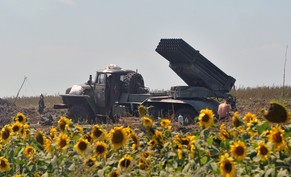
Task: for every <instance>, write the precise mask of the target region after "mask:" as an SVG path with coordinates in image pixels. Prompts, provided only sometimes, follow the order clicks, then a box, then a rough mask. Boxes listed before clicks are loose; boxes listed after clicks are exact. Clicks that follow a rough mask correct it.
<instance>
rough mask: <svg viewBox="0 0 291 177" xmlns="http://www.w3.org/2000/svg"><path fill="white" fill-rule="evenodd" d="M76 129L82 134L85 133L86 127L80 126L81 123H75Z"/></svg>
mask: <svg viewBox="0 0 291 177" xmlns="http://www.w3.org/2000/svg"><path fill="white" fill-rule="evenodd" d="M75 131H76V132H77V133H81V134H82V135H83V134H84V129H83V127H81V126H79V125H75Z"/></svg>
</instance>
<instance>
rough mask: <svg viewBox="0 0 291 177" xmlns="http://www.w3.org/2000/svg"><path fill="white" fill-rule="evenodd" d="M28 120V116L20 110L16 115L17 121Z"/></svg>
mask: <svg viewBox="0 0 291 177" xmlns="http://www.w3.org/2000/svg"><path fill="white" fill-rule="evenodd" d="M26 120H27V118H26V116H25V115H24V114H22V113H21V112H18V113H17V114H16V116H15V117H14V121H15V122H20V123H23V124H24V123H25V122H26Z"/></svg>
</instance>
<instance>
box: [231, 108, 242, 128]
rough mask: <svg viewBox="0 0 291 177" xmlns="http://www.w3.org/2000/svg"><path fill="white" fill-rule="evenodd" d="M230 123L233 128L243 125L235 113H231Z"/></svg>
mask: <svg viewBox="0 0 291 177" xmlns="http://www.w3.org/2000/svg"><path fill="white" fill-rule="evenodd" d="M231 122H232V125H233V126H234V127H239V126H240V125H242V124H243V122H242V121H241V120H240V118H239V113H238V112H237V111H236V112H234V113H233V116H232V118H231Z"/></svg>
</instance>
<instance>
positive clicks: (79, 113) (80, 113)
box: [67, 104, 95, 123]
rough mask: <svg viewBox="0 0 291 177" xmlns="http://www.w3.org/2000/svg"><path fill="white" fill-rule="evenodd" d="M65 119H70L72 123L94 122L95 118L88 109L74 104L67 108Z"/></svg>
mask: <svg viewBox="0 0 291 177" xmlns="http://www.w3.org/2000/svg"><path fill="white" fill-rule="evenodd" d="M67 117H68V118H71V119H72V120H73V122H75V123H77V122H88V123H91V122H93V121H94V119H95V117H94V114H93V113H92V111H91V110H90V108H89V107H88V106H86V105H83V104H76V105H73V106H71V107H70V108H69V110H68V113H67Z"/></svg>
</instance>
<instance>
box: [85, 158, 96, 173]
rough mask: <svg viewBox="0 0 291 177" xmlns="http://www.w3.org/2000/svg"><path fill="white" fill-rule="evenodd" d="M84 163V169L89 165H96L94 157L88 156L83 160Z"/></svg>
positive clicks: (87, 168)
mask: <svg viewBox="0 0 291 177" xmlns="http://www.w3.org/2000/svg"><path fill="white" fill-rule="evenodd" d="M84 163H85V169H86V170H89V169H91V167H94V166H95V165H96V158H94V157H91V156H89V157H88V158H86V159H85V160H84Z"/></svg>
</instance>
